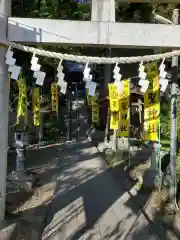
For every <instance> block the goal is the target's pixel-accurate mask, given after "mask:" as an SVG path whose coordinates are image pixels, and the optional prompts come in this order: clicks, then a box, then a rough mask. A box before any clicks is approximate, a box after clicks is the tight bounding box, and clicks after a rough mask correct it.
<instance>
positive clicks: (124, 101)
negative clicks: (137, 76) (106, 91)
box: [117, 79, 130, 137]
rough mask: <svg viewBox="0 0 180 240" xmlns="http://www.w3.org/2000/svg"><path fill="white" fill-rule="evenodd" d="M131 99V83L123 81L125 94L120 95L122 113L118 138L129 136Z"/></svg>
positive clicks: (120, 113)
mask: <svg viewBox="0 0 180 240" xmlns="http://www.w3.org/2000/svg"><path fill="white" fill-rule="evenodd" d="M129 98H130V81H129V79H128V80H124V81H123V92H122V94H121V95H120V111H119V131H118V133H117V136H118V137H128V136H129V120H130V113H129Z"/></svg>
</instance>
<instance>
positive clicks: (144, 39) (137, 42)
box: [0, 0, 180, 220]
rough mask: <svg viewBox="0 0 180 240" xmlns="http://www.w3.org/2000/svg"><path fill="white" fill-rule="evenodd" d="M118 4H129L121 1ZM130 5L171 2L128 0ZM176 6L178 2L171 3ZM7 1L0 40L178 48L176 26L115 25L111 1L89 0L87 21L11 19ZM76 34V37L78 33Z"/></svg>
mask: <svg viewBox="0 0 180 240" xmlns="http://www.w3.org/2000/svg"><path fill="white" fill-rule="evenodd" d="M122 2H129V1H126V0H122ZM130 2H151V3H152V2H156V3H157V2H165V3H168V2H172V1H170V0H164V1H163V0H161V1H160V0H159V1H158V0H154V1H143V0H137V1H136V0H134V1H133V0H131V1H130ZM173 2H178V0H173ZM10 15H11V0H0V29H1V31H0V38H1V39H8V40H9V41H14V42H19V43H23V44H35V45H36V44H38V43H43V44H59V45H60V44H61V45H62V44H63V45H79V46H92V47H95V46H102V47H126V48H127V47H136V48H137V47H143V48H155V47H170V48H178V47H180V41H179V39H180V26H171V25H161V24H156V26H154V24H139V23H116V22H115V0H92V14H91V21H90V22H88V21H70V20H47V19H31V18H14V17H10ZM78 29H79V30H80V33H79V31H78ZM5 53H6V48H4V47H3V46H1V48H0V220H3V219H4V212H5V192H6V174H7V171H6V168H7V138H8V102H9V97H8V72H7V66H6V64H5Z"/></svg>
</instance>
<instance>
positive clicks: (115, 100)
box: [108, 83, 119, 112]
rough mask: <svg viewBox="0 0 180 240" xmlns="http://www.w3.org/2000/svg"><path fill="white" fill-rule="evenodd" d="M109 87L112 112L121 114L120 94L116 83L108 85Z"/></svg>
mask: <svg viewBox="0 0 180 240" xmlns="http://www.w3.org/2000/svg"><path fill="white" fill-rule="evenodd" d="M108 87H109V101H110V111H111V112H119V92H118V89H117V87H116V85H115V84H114V83H110V84H108Z"/></svg>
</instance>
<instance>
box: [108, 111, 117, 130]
mask: <svg viewBox="0 0 180 240" xmlns="http://www.w3.org/2000/svg"><path fill="white" fill-rule="evenodd" d="M110 129H112V130H118V129H119V112H112V113H111V118H110Z"/></svg>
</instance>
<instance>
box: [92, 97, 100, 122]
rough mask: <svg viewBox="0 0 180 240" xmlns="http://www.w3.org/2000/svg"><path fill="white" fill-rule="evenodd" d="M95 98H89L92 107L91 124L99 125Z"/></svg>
mask: <svg viewBox="0 0 180 240" xmlns="http://www.w3.org/2000/svg"><path fill="white" fill-rule="evenodd" d="M96 100H97V96H96V95H95V96H92V97H91V105H92V123H99V105H98V103H97V102H96Z"/></svg>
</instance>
